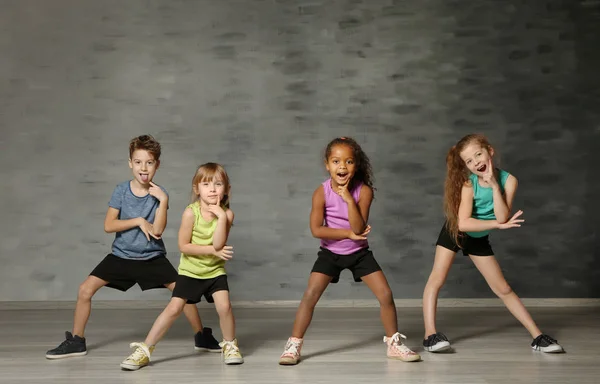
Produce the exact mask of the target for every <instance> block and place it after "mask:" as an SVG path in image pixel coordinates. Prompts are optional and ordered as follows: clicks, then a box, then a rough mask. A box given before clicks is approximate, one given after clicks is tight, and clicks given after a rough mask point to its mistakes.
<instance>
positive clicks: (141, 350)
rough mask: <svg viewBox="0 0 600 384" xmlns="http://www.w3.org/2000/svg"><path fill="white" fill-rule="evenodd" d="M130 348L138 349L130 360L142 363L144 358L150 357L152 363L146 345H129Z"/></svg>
mask: <svg viewBox="0 0 600 384" xmlns="http://www.w3.org/2000/svg"><path fill="white" fill-rule="evenodd" d="M129 348H136V350H135V351H134V352H133V353H132V354H131V356H130V359H131V360H134V361H140V360H142V359H143V358H144V356H147V357H148V361H150V350H149V349H148V346H147V345H146V344H144V343H131V344H129Z"/></svg>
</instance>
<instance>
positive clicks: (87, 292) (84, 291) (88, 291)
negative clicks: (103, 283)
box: [77, 281, 95, 300]
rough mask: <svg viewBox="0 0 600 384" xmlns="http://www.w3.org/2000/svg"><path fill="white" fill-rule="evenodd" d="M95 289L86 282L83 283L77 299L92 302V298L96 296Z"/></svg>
mask: <svg viewBox="0 0 600 384" xmlns="http://www.w3.org/2000/svg"><path fill="white" fill-rule="evenodd" d="M94 293H95V291H94V289H93V287H91V286H90V285H89V284H87V283H86V282H85V281H84V282H83V283H81V285H80V286H79V291H78V292H77V298H78V299H80V300H91V299H92V296H94Z"/></svg>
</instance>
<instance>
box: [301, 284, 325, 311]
mask: <svg viewBox="0 0 600 384" xmlns="http://www.w3.org/2000/svg"><path fill="white" fill-rule="evenodd" d="M321 294H322V292H320V291H319V290H318V289H315V288H311V287H308V288H307V289H306V291H305V292H304V297H303V298H302V301H303V302H304V304H308V305H312V306H314V305H316V304H317V301H318V300H319V297H321Z"/></svg>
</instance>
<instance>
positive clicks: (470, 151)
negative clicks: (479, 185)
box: [460, 143, 494, 176]
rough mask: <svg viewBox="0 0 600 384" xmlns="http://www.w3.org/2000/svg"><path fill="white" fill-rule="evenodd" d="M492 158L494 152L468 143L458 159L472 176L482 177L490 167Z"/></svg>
mask: <svg viewBox="0 0 600 384" xmlns="http://www.w3.org/2000/svg"><path fill="white" fill-rule="evenodd" d="M492 156H494V150H493V149H492V148H490V150H489V151H488V149H487V148H485V147H482V146H481V144H479V143H470V144H468V145H467V146H466V147H465V149H463V150H462V152H461V153H460V158H461V159H463V161H464V162H465V165H466V167H467V168H468V169H469V171H471V172H472V173H473V174H475V175H477V176H482V175H483V174H484V173H485V172H486V171H487V170H488V167H489V166H490V165H492V162H491V160H492Z"/></svg>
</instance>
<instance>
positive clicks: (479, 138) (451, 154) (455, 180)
mask: <svg viewBox="0 0 600 384" xmlns="http://www.w3.org/2000/svg"><path fill="white" fill-rule="evenodd" d="M473 143H476V144H479V145H481V147H482V148H485V149H487V150H488V152H490V153H491V151H492V146H491V145H490V142H489V141H488V139H487V138H486V137H485V136H483V135H481V134H470V135H467V136H465V137H463V138H462V139H460V140H459V141H458V143H456V145H454V146H452V148H450V150H449V151H448V155H447V156H446V180H445V182H444V215H445V216H446V228H447V229H448V232H450V235H451V236H452V238H453V239H454V241H455V242H456V244H458V245H459V246H460V237H461V235H462V234H461V233H460V231H459V230H458V207H459V206H460V198H461V191H462V187H463V185H465V184H470V181H469V175H470V171H469V169H468V168H467V166H466V165H465V162H464V161H463V160H462V159H461V157H460V153H461V152H462V151H463V150H464V149H465V148H466V147H467V146H468V145H469V144H473Z"/></svg>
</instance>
